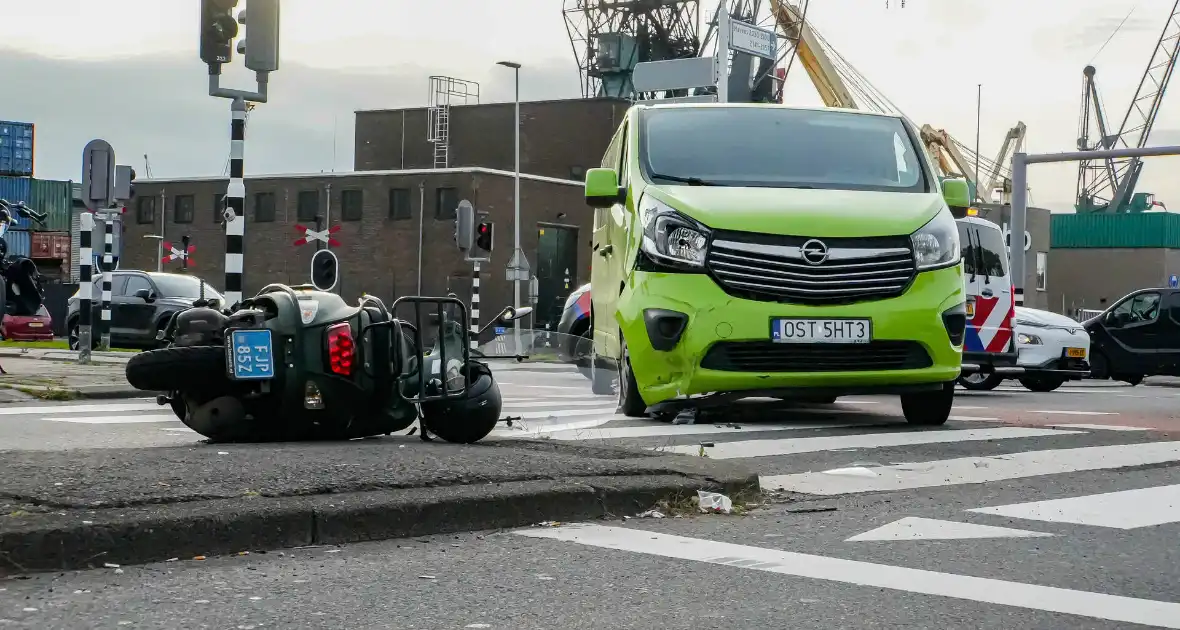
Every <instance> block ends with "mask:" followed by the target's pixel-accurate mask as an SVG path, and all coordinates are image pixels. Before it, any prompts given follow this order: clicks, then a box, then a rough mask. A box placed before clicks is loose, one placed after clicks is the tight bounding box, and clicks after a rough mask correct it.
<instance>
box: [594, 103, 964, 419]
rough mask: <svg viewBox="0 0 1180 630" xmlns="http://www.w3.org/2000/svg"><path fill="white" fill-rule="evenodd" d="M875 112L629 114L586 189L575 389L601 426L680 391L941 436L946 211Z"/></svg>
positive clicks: (956, 291)
mask: <svg viewBox="0 0 1180 630" xmlns="http://www.w3.org/2000/svg"><path fill="white" fill-rule="evenodd" d="M918 137H919V136H918V131H917V129H916V128H915V127H914V126H913V125H912V124H911V123H910V122H909V121H907V120H905V119H903V118H901V117H897V116H890V115H881V114H873V113H866V112H860V111H853V110H842V109H828V108H797V107H784V106H781V105H764V104H683V103H677V104H665V105H660V104H652V105H645V104H640V105H636V106H634V107H632V108H631V110H630V111H629V112H628V113H627V115H626V117H625V118H624V120H623V122H622V124H621V125H620V127H619V129H618V131H617V132H616V133H615V136H614V138H613V139H612V141H611V143H610V145H609V147H608V149H607V152H606V156H605V157H604V158H603V162H602V167H601V168H594V169H590V170H589V171H588V172H587V173H586V201H587V203H588V204H589V205H590V206H592V207H593V208H594V209H595V210H594V235H593V249H594V255H593V262H592V269H591V286H592V287H593V290H592V306H591V313H592V315H591V318H592V321H593V326H594V360H593V374H592V380H593V381H594V389H595V391H596V392H598V393H606V392H608V391H611V390H612V389H613V383H614V378H615V376H616V375H617V376H618V379H619V380H618V388H617V391H618V396H619V410H620V412H621V413H623V414H626V415H628V416H634V417H643V416H645V415H646V414H647V411H648V408H649V407H652V406H655V405H657V404H660V403H664V402H668V401H676V400H683V399H685V398H686V397H689V396H693V395H697V394H721V397H720V398H719V400H729V399H733V398H742V397H775V398H784V399H791V398H795V399H804V400H810V401H816V402H819V401H823V402H828V401H834V400H835V399H836V397H837V396H842V395H848V394H898V395H900V396H901V405H902V409H903V411H904V414H905V418H906V420H907V421H908V422H910V423H912V424H916V425H939V424H943V423H945V422H946V420H947V417H948V416H949V414H950V410H951V405H952V403H953V400H954V382H955V379H956V378H957V377H958V376H959V370H960V363H961V355H962V343H963V334H964V328H965V325H966V307H965V303H966V296H965V293H964V290H963V271H962V266H961V263H960V258H959V236H958V229H957V227H956V224H955V220H954V217H953V216H952V215H951V210H950V207H956V208H965V207H966V206H967V205H969V198H968V188H967V184H966V182H965V181H963V180H947V181H944V182H940V181H939V179H938V177H936V176H935V173H934V168H933V165H932V164H931V162H930V160H929V158H928V157H927V155H926V152H925V151H924V150H923V149H922V148H921V144H920V142H919V140H918Z"/></svg>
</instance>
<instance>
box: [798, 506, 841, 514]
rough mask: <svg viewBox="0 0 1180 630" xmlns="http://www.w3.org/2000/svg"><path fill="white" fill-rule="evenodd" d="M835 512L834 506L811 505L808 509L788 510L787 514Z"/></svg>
mask: <svg viewBox="0 0 1180 630" xmlns="http://www.w3.org/2000/svg"><path fill="white" fill-rule="evenodd" d="M836 510H837V508H836V506H834V505H813V506H808V507H797V508H790V509H788V510H787V512H790V513H791V514H811V513H814V512H835V511H836Z"/></svg>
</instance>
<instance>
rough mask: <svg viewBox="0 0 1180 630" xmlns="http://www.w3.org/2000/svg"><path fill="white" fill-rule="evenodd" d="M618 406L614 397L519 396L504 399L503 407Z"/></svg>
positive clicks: (612, 408)
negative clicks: (538, 397)
mask: <svg viewBox="0 0 1180 630" xmlns="http://www.w3.org/2000/svg"><path fill="white" fill-rule="evenodd" d="M617 406H618V403H616V402H615V401H614V399H610V400H546V399H537V398H521V399H517V400H511V399H509V400H505V401H504V408H505V409H536V408H538V407H610V409H611V410H612V411H613V410H614V409H615V408H616V407H617Z"/></svg>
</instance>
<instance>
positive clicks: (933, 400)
mask: <svg viewBox="0 0 1180 630" xmlns="http://www.w3.org/2000/svg"><path fill="white" fill-rule="evenodd" d="M954 404H955V384H954V383H944V384H943V386H942V389H940V390H938V391H933V392H916V393H913V394H902V395H901V412H902V413H903V414H904V415H905V420H906V422H908V423H910V424H912V425H915V426H923V427H933V426H938V425H940V424H946V421H947V419H949V418H950V416H951V407H952V406H953V405H954Z"/></svg>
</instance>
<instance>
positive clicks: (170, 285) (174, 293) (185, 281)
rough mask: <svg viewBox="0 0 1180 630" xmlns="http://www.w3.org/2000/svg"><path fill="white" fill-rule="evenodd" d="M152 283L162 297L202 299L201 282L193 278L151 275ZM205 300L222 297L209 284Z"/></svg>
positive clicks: (206, 285)
mask: <svg viewBox="0 0 1180 630" xmlns="http://www.w3.org/2000/svg"><path fill="white" fill-rule="evenodd" d="M151 276H152V281H153V282H155V283H156V288H157V289H158V290H159V291H160V295H161V297H178V298H193V299H196V298H199V297H201V281H200V280H198V279H197V278H194V277H192V276H177V275H170V274H151ZM205 299H208V300H220V299H222V296H221V294H220V293H218V292H217V290H216V289H214V288H213V287H212V286H210V285H209V284H208V283H206V284H205Z"/></svg>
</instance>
